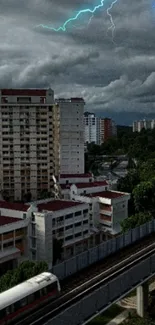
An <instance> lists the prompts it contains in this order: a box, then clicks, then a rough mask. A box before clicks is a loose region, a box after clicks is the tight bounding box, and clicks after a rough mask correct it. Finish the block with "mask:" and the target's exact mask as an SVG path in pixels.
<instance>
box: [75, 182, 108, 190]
mask: <svg viewBox="0 0 155 325" xmlns="http://www.w3.org/2000/svg"><path fill="white" fill-rule="evenodd" d="M75 185H76V187H77V188H88V187H100V186H108V185H109V184H108V183H107V181H101V182H89V183H77V184H75Z"/></svg>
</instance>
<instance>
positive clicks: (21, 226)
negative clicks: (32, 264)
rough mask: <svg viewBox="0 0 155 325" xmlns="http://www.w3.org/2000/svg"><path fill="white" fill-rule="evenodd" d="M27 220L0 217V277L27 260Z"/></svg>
mask: <svg viewBox="0 0 155 325" xmlns="http://www.w3.org/2000/svg"><path fill="white" fill-rule="evenodd" d="M28 224H29V219H24V220H23V219H21V218H19V217H18V218H15V217H10V216H6V215H5V216H3V215H0V275H2V274H4V273H5V272H6V271H7V270H11V269H12V268H14V267H16V266H17V265H18V263H20V262H21V261H23V260H24V259H25V258H28Z"/></svg>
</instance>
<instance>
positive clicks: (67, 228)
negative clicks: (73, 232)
mask: <svg viewBox="0 0 155 325" xmlns="http://www.w3.org/2000/svg"><path fill="white" fill-rule="evenodd" d="M72 228H73V225H70V226H66V228H65V230H69V229H72Z"/></svg>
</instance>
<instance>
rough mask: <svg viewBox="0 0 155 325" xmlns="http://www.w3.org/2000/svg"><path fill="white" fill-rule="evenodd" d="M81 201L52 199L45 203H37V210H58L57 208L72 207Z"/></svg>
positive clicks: (78, 204)
mask: <svg viewBox="0 0 155 325" xmlns="http://www.w3.org/2000/svg"><path fill="white" fill-rule="evenodd" d="M81 204H82V203H80V202H74V201H65V200H64V201H63V200H54V201H51V202H47V203H41V204H38V205H37V207H38V211H39V212H42V211H43V210H45V211H59V210H64V209H68V208H73V207H77V206H80V205H81Z"/></svg>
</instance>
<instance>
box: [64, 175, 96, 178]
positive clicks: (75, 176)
mask: <svg viewBox="0 0 155 325" xmlns="http://www.w3.org/2000/svg"><path fill="white" fill-rule="evenodd" d="M88 177H92V174H61V175H60V178H88Z"/></svg>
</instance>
